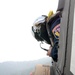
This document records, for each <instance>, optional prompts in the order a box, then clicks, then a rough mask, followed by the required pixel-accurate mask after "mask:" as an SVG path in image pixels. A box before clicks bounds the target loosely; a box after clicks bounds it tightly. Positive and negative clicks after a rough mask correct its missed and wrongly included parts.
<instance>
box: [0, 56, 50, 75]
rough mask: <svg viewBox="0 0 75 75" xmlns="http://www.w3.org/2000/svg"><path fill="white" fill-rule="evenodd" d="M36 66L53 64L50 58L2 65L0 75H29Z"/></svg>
mask: <svg viewBox="0 0 75 75" xmlns="http://www.w3.org/2000/svg"><path fill="white" fill-rule="evenodd" d="M36 64H51V59H50V58H49V57H47V58H42V59H39V60H34V61H24V62H4V63H0V75H29V74H30V72H31V71H32V70H33V69H34V68H35V66H36Z"/></svg>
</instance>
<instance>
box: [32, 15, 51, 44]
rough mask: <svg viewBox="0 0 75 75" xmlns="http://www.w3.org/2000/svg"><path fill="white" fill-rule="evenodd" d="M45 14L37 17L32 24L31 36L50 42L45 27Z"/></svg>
mask: <svg viewBox="0 0 75 75" xmlns="http://www.w3.org/2000/svg"><path fill="white" fill-rule="evenodd" d="M46 22H47V16H45V15H42V16H40V17H39V18H37V19H36V20H35V21H34V23H33V26H32V33H33V36H34V37H35V39H36V40H37V41H45V42H47V43H48V44H50V40H49V37H48V33H47V29H46Z"/></svg>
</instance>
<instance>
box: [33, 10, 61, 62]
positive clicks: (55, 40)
mask: <svg viewBox="0 0 75 75" xmlns="http://www.w3.org/2000/svg"><path fill="white" fill-rule="evenodd" d="M60 21H61V12H60V11H57V12H56V13H55V14H53V11H50V12H49V14H48V16H46V15H41V16H40V17H39V18H37V19H36V20H35V21H34V23H33V26H32V33H33V36H34V37H35V39H36V40H37V41H45V42H46V43H47V44H49V45H50V48H49V50H48V51H47V55H48V56H50V57H52V59H53V60H54V61H55V62H57V60H58V48H59V36H60Z"/></svg>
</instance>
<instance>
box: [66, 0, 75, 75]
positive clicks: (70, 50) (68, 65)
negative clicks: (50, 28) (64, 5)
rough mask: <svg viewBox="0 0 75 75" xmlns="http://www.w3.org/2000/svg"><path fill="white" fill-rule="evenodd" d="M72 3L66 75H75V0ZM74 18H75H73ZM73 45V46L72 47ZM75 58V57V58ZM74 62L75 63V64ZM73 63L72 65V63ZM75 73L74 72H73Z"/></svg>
mask: <svg viewBox="0 0 75 75" xmlns="http://www.w3.org/2000/svg"><path fill="white" fill-rule="evenodd" d="M70 3H71V5H70V14H69V26H68V36H67V37H68V38H67V40H68V41H67V57H66V65H65V66H66V67H65V74H66V75H73V74H74V75H75V72H74V70H75V69H74V70H73V67H72V65H73V66H75V65H74V64H75V63H74V62H71V52H72V48H74V47H73V46H72V45H73V41H74V40H73V39H74V38H73V39H72V33H73V32H75V31H73V28H74V24H73V21H75V19H74V18H73V16H74V5H75V0H71V2H70ZM73 19H74V20H73ZM72 40H73V41H72ZM74 43H75V42H74ZM71 46H72V47H71ZM74 51H75V50H74ZM72 55H73V53H72ZM73 60H74V59H73ZM73 63H74V64H73ZM70 64H72V65H70ZM70 66H71V70H70ZM72 73H73V74H72Z"/></svg>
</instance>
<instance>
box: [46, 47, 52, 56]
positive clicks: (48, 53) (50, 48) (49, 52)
mask: <svg viewBox="0 0 75 75" xmlns="http://www.w3.org/2000/svg"><path fill="white" fill-rule="evenodd" d="M51 50H52V47H51V46H50V47H49V50H48V51H47V55H48V56H51Z"/></svg>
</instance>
